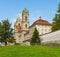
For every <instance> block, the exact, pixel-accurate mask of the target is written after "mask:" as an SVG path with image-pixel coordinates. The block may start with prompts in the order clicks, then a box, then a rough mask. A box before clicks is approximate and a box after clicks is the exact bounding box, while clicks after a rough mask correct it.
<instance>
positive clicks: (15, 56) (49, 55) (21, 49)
mask: <svg viewBox="0 0 60 57" xmlns="http://www.w3.org/2000/svg"><path fill="white" fill-rule="evenodd" d="M0 57H60V48H57V47H53V48H52V47H47V46H5V47H0Z"/></svg>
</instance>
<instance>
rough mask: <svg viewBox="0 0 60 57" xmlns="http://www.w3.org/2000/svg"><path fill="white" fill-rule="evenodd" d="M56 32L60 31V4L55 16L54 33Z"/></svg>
mask: <svg viewBox="0 0 60 57" xmlns="http://www.w3.org/2000/svg"><path fill="white" fill-rule="evenodd" d="M56 30H60V4H59V5H58V10H57V14H55V18H54V19H53V27H52V31H56Z"/></svg>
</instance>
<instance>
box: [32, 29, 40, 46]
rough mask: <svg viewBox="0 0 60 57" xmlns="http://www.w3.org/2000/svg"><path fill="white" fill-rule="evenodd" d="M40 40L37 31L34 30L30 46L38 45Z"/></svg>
mask: <svg viewBox="0 0 60 57" xmlns="http://www.w3.org/2000/svg"><path fill="white" fill-rule="evenodd" d="M40 42H41V41H40V38H39V32H38V31H37V29H36V28H35V30H34V32H33V36H32V38H31V45H40Z"/></svg>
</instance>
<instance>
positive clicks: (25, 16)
mask: <svg viewBox="0 0 60 57" xmlns="http://www.w3.org/2000/svg"><path fill="white" fill-rule="evenodd" d="M22 30H23V31H24V32H28V31H29V11H28V10H27V9H26V8H25V9H24V10H23V11H22Z"/></svg>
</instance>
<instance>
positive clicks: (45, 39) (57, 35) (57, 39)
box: [40, 30, 60, 43]
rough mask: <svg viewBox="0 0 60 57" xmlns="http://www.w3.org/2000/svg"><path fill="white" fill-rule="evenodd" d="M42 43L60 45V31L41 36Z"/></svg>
mask: <svg viewBox="0 0 60 57" xmlns="http://www.w3.org/2000/svg"><path fill="white" fill-rule="evenodd" d="M40 37H41V39H42V41H41V43H60V30H58V31H55V32H52V33H49V34H46V35H43V36H40Z"/></svg>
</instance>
